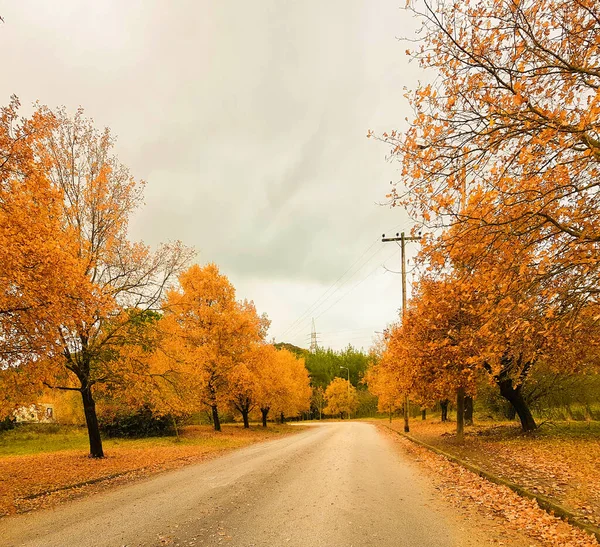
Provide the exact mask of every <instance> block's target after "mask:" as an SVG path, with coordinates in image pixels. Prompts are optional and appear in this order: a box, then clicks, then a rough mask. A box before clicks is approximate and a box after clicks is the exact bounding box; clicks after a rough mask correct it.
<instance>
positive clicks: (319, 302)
mask: <svg viewBox="0 0 600 547" xmlns="http://www.w3.org/2000/svg"><path fill="white" fill-rule="evenodd" d="M378 242H379V239H376V240H375V241H373V242H372V243H371V245H369V246H368V247H367V248H366V249H365V251H363V253H362V254H361V255H360V256H359V257H358V258H357V259H356V260H355V261H354V262H353V263H352V264H351V265H350V267H349V268H348V269H347V270H346V271H345V272H344V273H343V274H342V275H341V276H340V277H338V279H337V280H336V281H335V283H333V284H332V285H331V286H330V287H329V288H328V289H327V290H326V291H325V292H324V293H323V294H322V295H321V296H320V297H319V298H317V300H315V302H313V303H312V304H311V305H310V306H309V307H308V308H307V309H306V310H305V311H304V312H303V313H302V314H301V315H300V317H298V319H296V320H295V321H294V322H293V323H292V324H291V325H290V326H289V327H287V328H286V329H285V330H284V331H283V332H282V333H281V334H280V335H279V336H278V338H283V336H285V335H286V334H288V333H290V332H293V331H294V330H297V329H298V328H299V327H300V324H301V323H302V322H304V321H306V320H307V319H309V316H310V314H311V313H312V312H315V311H316V310H318V308H319V307H321V306H322V305H323V304H324V303H325V302H326V301H327V300H328V299H330V298H331V297H332V296H333V295H334V294H336V293H337V292H338V291H339V290H340V289H341V288H342V287H343V286H344V285H345V284H346V283H348V281H350V280H351V279H352V278H353V277H354V276H355V275H356V274H357V273H358V272H360V270H362V269H363V268H364V267H365V266H366V265H367V264H368V263H369V262H370V261H371V260H372V259H373V258H375V256H377V254H379V253H380V252H381V250H382V249H383V246H382V247H379V248H378V249H377V250H376V251H375V252H374V253H371V254H370V255H369V257H368V259H367V260H366V261H364V263H363V264H362V265H361V266H360V267H359V268H358V269H357V270H356V271H355V272H354V273H353V274H352V275H351V276H350V277H349V278H348V279H346V280H345V281H344V282H343V283H342V284H341V285H340V286H339V287H337V288H335V287H336V285H338V283H339V282H340V281H341V280H342V279H343V278H344V277H345V276H346V275H347V274H348V272H350V271H351V270H352V269H353V268H354V267H355V266H356V265H357V264H358V263H359V262H361V260H362V259H363V258H364V256H365V255H366V254H367V253H368V252H369V251H370V250H371V249H372V248H373V247H374V246H375V245H376V244H377V243H378ZM334 289H335V290H334ZM332 290H333V292H331V291H332ZM330 293H331V294H330Z"/></svg>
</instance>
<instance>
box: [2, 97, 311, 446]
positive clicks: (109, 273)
mask: <svg viewBox="0 0 600 547" xmlns="http://www.w3.org/2000/svg"><path fill="white" fill-rule="evenodd" d="M18 108H19V103H18V100H17V99H16V98H13V99H12V101H11V103H10V104H9V105H8V106H7V107H5V108H2V111H1V116H0V283H1V285H0V287H1V288H0V359H1V361H0V414H1V415H2V416H6V415H10V413H11V412H12V411H13V410H14V409H15V408H16V407H18V406H20V405H24V404H30V403H32V402H35V401H36V398H37V397H38V396H39V394H40V392H41V390H42V389H43V388H54V389H61V390H69V391H77V392H79V393H81V397H82V403H83V408H84V413H85V419H86V424H87V429H88V433H89V440H90V453H91V455H92V456H93V457H102V456H103V449H102V441H101V438H100V432H99V427H98V419H97V412H96V400H97V399H98V398H100V399H102V400H107V401H111V403H114V402H119V403H121V404H123V405H125V406H126V407H127V408H132V409H133V408H138V407H144V408H148V407H150V408H151V409H152V410H153V412H155V413H157V414H167V413H168V414H171V415H174V416H178V415H179V416H183V415H186V414H190V413H192V412H194V411H198V410H199V409H201V408H204V407H209V408H210V409H211V411H212V415H213V418H214V426H215V429H219V427H220V424H219V412H218V411H219V408H220V407H221V406H225V405H227V406H229V407H232V408H236V409H237V410H239V412H240V413H241V414H242V416H243V420H244V425H245V426H246V427H247V426H248V415H249V413H250V411H251V410H253V409H255V408H257V409H258V408H259V409H260V411H261V413H262V416H263V423H264V425H266V420H267V416H268V413H269V412H270V411H276V412H278V413H286V414H289V415H294V414H296V413H299V412H301V411H303V410H305V409H307V408H308V406H309V404H310V395H311V392H310V386H309V382H308V373H307V371H306V369H305V367H304V363H303V361H302V359H297V358H296V357H295V356H294V355H292V354H290V353H289V352H287V351H277V350H275V348H273V347H272V346H270V345H268V344H266V343H265V341H264V338H265V334H266V329H267V327H268V320H267V319H266V317H264V316H263V317H261V316H259V315H258V314H257V313H256V310H255V308H254V305H253V304H252V303H251V302H246V301H244V302H240V301H237V300H236V299H235V290H234V288H233V286H232V285H231V283H230V282H229V281H228V279H227V278H226V277H225V276H224V275H221V274H220V273H219V271H218V269H217V267H216V266H214V265H208V266H206V267H204V268H201V267H199V266H197V265H194V266H191V267H189V262H190V261H191V258H192V256H193V253H192V252H191V251H190V250H189V249H187V248H185V247H184V246H183V245H182V244H181V243H178V242H176V243H170V244H165V245H160V246H159V247H158V249H157V250H154V251H153V250H151V249H150V248H149V247H147V246H145V245H143V244H141V243H133V242H130V241H129V240H128V238H127V224H128V219H129V218H130V216H131V214H132V213H133V212H134V211H135V210H136V209H137V207H138V206H139V205H140V204H141V202H142V194H143V188H144V183H143V182H141V181H137V180H135V179H134V178H133V177H132V176H131V175H130V173H129V171H128V170H127V168H126V167H125V166H123V165H122V164H121V163H120V162H119V161H118V159H117V158H116V156H114V154H113V153H112V149H113V146H114V139H113V137H112V136H111V134H110V131H109V130H108V129H106V130H104V131H98V130H96V129H95V128H94V127H93V124H92V122H91V121H90V120H88V119H86V118H85V117H84V116H83V112H82V111H81V110H79V111H78V112H77V113H76V114H75V116H74V117H69V116H68V115H67V113H66V112H65V111H64V110H63V109H59V110H56V111H50V110H49V109H48V108H46V107H41V106H38V107H37V108H36V110H35V112H34V114H33V115H32V116H31V118H29V119H19V117H18Z"/></svg>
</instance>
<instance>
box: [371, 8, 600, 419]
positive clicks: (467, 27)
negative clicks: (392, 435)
mask: <svg viewBox="0 0 600 547" xmlns="http://www.w3.org/2000/svg"><path fill="white" fill-rule="evenodd" d="M409 9H410V10H412V11H413V12H414V13H415V14H416V16H417V17H418V18H419V19H420V21H421V22H422V26H423V28H422V31H421V35H420V36H421V39H420V40H421V41H420V43H419V44H417V48H416V50H415V51H414V52H409V54H410V55H412V56H413V57H415V58H416V59H417V61H418V62H419V63H420V65H421V67H423V68H424V69H426V70H427V71H428V72H429V73H431V75H432V77H431V83H429V84H427V85H420V86H419V87H418V88H417V89H416V91H415V92H414V93H412V94H409V98H410V100H411V103H412V106H413V108H414V112H415V115H414V118H413V120H412V123H411V125H410V128H409V129H408V131H406V132H400V131H391V132H390V133H384V134H383V135H381V136H380V137H378V138H380V139H381V140H382V141H384V142H386V143H388V144H390V145H391V146H392V149H391V153H392V157H394V158H398V159H399V161H400V162H401V166H402V171H401V181H400V183H399V184H398V185H397V186H395V188H394V190H393V192H392V193H391V195H390V198H391V200H392V202H393V204H394V205H399V206H403V207H406V208H407V209H408V210H409V211H410V213H411V214H412V215H413V217H414V219H415V220H416V222H417V223H418V229H420V230H423V231H424V232H426V237H425V239H424V245H423V250H422V253H421V256H420V265H421V278H420V280H419V281H418V283H416V285H415V287H414V289H413V298H412V302H411V304H410V306H409V309H408V310H407V316H406V318H405V323H404V324H403V325H399V326H396V327H393V328H391V329H390V330H389V331H388V333H387V336H386V341H385V342H386V348H385V351H384V352H383V358H382V361H381V363H380V364H379V365H378V367H377V368H376V369H375V374H374V376H375V378H376V377H379V381H375V383H376V384H377V386H378V387H379V389H380V390H381V391H382V393H384V394H385V395H386V396H387V397H388V398H390V400H397V398H398V394H399V393H402V392H405V391H409V392H410V393H411V394H413V396H414V397H415V398H416V399H417V400H418V401H421V402H423V403H424V404H426V403H428V402H431V401H433V400H434V399H440V398H448V397H449V396H450V394H451V393H453V392H458V394H459V396H460V397H462V394H464V393H467V394H471V395H474V394H475V393H474V391H475V386H476V385H477V382H478V380H479V379H480V378H481V377H486V378H488V380H489V381H490V382H492V383H493V384H495V385H496V386H497V388H498V389H499V391H500V393H501V394H502V396H503V397H505V398H506V399H507V400H508V401H509V402H510V403H511V404H512V405H513V407H514V409H515V411H516V412H517V414H518V416H519V418H520V421H521V424H522V427H523V429H524V430H525V431H531V430H533V429H535V428H536V423H535V420H534V418H533V416H532V414H531V412H530V410H529V408H528V406H527V404H526V403H525V401H524V400H523V397H522V389H523V386H524V385H525V383H526V382H527V379H528V377H529V376H530V375H531V374H532V371H535V370H536V369H539V368H541V367H543V368H544V369H546V370H548V371H552V372H554V373H562V374H579V373H582V372H592V371H595V370H596V371H597V370H598V369H597V367H598V342H599V340H600V338H599V334H600V333H599V329H598V321H599V320H600V310H599V307H598V286H599V274H600V258H599V257H600V253H599V250H600V249H599V244H600V208H599V199H600V192H599V185H600V24H599V22H600V5H599V4H598V2H597V1H596V0H575V1H573V2H556V1H545V2H541V1H539V0H521V1H514V0H485V1H482V2H458V3H457V2H446V1H444V0H442V1H441V2H435V3H434V4H432V3H430V2H429V1H428V0H420V1H417V2H414V3H411V5H410V7H409ZM376 389H377V388H376ZM460 397H459V398H460Z"/></svg>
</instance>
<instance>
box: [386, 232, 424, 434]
mask: <svg viewBox="0 0 600 547" xmlns="http://www.w3.org/2000/svg"><path fill="white" fill-rule="evenodd" d="M420 239H421V234H420V233H419V235H418V236H405V235H404V232H402V233H400V234H396V237H385V234H383V235H382V236H381V241H382V242H383V243H387V242H389V241H395V242H398V241H399V242H400V255H401V258H402V324H403V325H404V316H405V314H406V242H407V241H419V240H420ZM409 404H410V399H409V395H408V391H407V392H406V393H405V394H404V432H405V433H408V432H409V431H410V427H409V424H408V410H409Z"/></svg>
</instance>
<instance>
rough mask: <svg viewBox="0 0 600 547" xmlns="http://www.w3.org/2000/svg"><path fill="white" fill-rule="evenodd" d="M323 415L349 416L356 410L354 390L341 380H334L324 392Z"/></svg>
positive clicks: (356, 399) (356, 396) (345, 381)
mask: <svg viewBox="0 0 600 547" xmlns="http://www.w3.org/2000/svg"><path fill="white" fill-rule="evenodd" d="M325 400H326V401H327V406H326V407H325V409H324V412H325V414H333V415H340V416H342V415H344V414H345V415H346V416H348V417H349V416H350V415H351V414H352V413H353V412H356V410H357V409H358V404H359V403H358V395H357V393H356V388H355V387H354V386H353V385H352V384H350V383H349V382H348V380H344V379H343V378H334V379H333V380H332V381H331V382H330V383H329V385H328V386H327V389H326V390H325Z"/></svg>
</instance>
